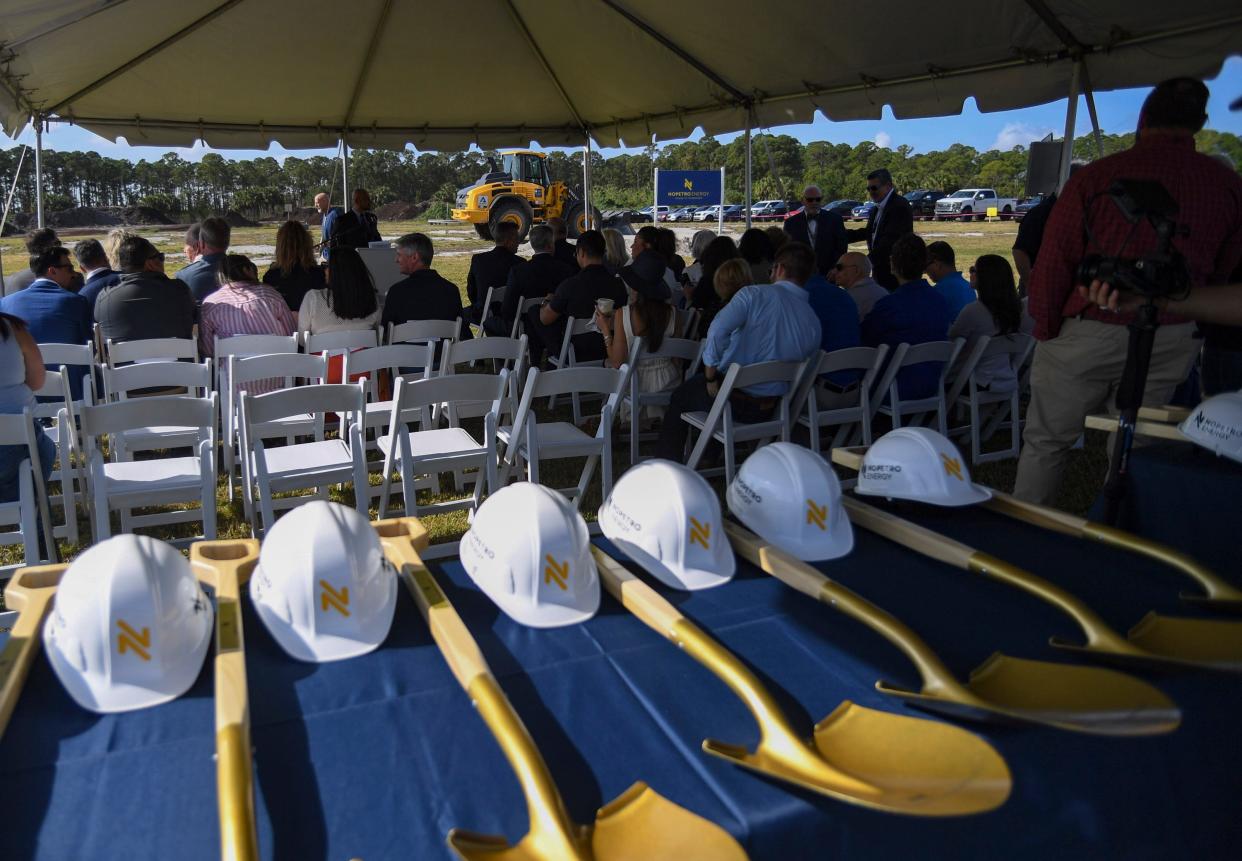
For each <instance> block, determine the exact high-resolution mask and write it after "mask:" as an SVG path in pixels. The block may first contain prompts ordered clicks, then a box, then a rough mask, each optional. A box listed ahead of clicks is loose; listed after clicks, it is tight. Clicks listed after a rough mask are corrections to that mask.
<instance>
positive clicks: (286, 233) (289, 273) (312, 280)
mask: <svg viewBox="0 0 1242 861" xmlns="http://www.w3.org/2000/svg"><path fill="white" fill-rule="evenodd" d="M263 283H264V284H266V285H267V286H269V287H272V288H275V290H276V292H277V293H279V294H280V295H281V296H282V297H284V300H285V304H286V305H288V306H289V310H290V311H293V312H294V313H296V312H297V310H298V309H299V308H301V307H302V300H303V299H304V298H306V294H307V293H309V292H310V291H312V290H322V289H323V285H324V275H323V269H322V268H321V267H320V266H319V264H318V263H316V262H315V252H314V249H313V246H312V245H311V235H310V231H309V230H307V229H306V226H305V225H304V224H302V222H300V221H286V222H285V223H284V224H282V225H281V226H280V230H278V231H276V260H275V261H274V262H273V263H272V265H271V266H269V267H268V269H267V272H265V273H263ZM300 325H301V328H302V329H305V328H306V326H305V324H300Z"/></svg>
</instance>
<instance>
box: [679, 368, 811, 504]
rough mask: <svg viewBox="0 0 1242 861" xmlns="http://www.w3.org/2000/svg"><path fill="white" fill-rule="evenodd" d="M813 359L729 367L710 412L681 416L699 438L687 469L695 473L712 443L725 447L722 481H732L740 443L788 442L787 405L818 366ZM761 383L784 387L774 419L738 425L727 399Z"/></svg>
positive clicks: (688, 460)
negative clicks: (777, 439) (775, 439)
mask: <svg viewBox="0 0 1242 861" xmlns="http://www.w3.org/2000/svg"><path fill="white" fill-rule="evenodd" d="M817 360H818V354H816V356H814V357H812V358H810V359H806V360H804V361H801V362H756V363H755V364H751V365H738V364H736V363H734V364H732V365H730V366H729V370H728V371H727V372H726V373H725V376H724V380H723V381H722V382H721V384H720V389H719V391H718V392H717V393H716V398H715V400H714V401H713V402H712V406H711V409H710V410H708V411H707V412H706V413H703V412H690V413H682V415H681V419H682V421H684V422H686V423H687V424H689V425H690V426H691V427H694V428H697V429H698V431H699V437H698V439H697V440H696V441H695V444H694V448H693V449H692V450H691V452H690V457H689V458H688V459H687V460H686V465H687V466H689V467H690V468H691V469H697V468H698V465H699V461H700V460H702V459H703V455H704V453H705V452H706V451H707V446H708V444H709V443H710V442H711V441H712V440H713V439H714V440H716V441H717V442H719V443H720V444H721V445H723V446H724V452H725V470H724V471H725V480H726V481H733V473H734V471H735V464H734V458H735V447H736V445H737V443H739V442H752V441H759V442H760V444H762V443H763V442H764V441H766V440H769V439H771V438H773V437H778V436H779V437H780V438H781V439H782V440H783V441H788V440H789V436H790V431H791V427H790V412H789V407H790V401H792V399H793V397H794V395H795V393H796V391H797V388H798V383H799V382H800V381H801V376H802V374H803V372H804V371H805V370H806V368H807V367H808V365H810V364H811V363H814V362H817ZM764 383H784V384H785V386H786V387H787V388H786V391H785V393H784V394H783V395H779V396H776V395H774V396H773V398H774V399H775V406H774V412H773V416H772V418H770V419H767V420H764V421H759V422H738V421H736V420H735V419H734V418H733V406H732V404H731V403H730V402H729V398H730V397H731V396H732V395H733V393H734V392H735V391H738V390H743V389H746V388H748V387H751V386H757V385H762V384H764Z"/></svg>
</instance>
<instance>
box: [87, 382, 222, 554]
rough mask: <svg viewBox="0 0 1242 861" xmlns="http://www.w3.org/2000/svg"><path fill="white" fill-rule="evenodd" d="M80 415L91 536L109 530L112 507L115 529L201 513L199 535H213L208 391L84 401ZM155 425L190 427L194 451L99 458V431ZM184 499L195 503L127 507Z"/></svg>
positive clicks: (212, 419) (212, 422)
mask: <svg viewBox="0 0 1242 861" xmlns="http://www.w3.org/2000/svg"><path fill="white" fill-rule="evenodd" d="M81 420H82V437H83V440H84V443H85V446H86V456H87V463H88V467H89V470H90V477H91V480H90V488H91V495H92V502H93V504H92V505H91V506H90V514H91V527H92V529H93V531H94V535H95V541H96V542H99V541H103V540H104V539H106V538H108V537H110V536H111V535H112V524H111V521H110V515H111V512H112V511H116V510H119V511H120V513H121V532H132V531H133V530H134V529H139V528H143V527H147V526H166V525H168V524H172V523H185V522H190V521H195V520H200V519H201V520H202V523H203V537H204V538H206V539H208V540H211V539H214V538H215V537H216V459H215V433H216V394H215V393H214V392H213V393H212V394H211V396H210V397H208V398H190V397H182V396H178V395H173V396H166V397H151V398H132V399H130V400H126V401H118V402H116V403H113V404H99V405H97V406H84V407H83V408H82V417H81ZM155 426H162V427H168V428H193V429H195V430H196V431H197V442H196V443H195V444H194V455H193V456H190V457H160V458H147V459H143V460H130V461H123V462H119V463H107V462H105V461H104V457H103V452H102V451H101V450H100V448H99V445H98V441H99V438H100V437H102V436H104V435H117V434H123V433H125V432H126V431H131V430H139V429H143V428H150V427H155ZM185 502H198V503H199V508H198V509H188V510H187V509H179V510H174V511H168V512H157V513H154V514H142V515H136V514H133V513H132V510H133V509H135V508H148V507H152V506H159V505H173V504H178V503H185ZM195 540H197V539H195V538H183V539H176V540H174V541H173V543H174V544H187V543H189V542H192V541H195Z"/></svg>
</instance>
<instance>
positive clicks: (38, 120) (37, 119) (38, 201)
mask: <svg viewBox="0 0 1242 861" xmlns="http://www.w3.org/2000/svg"><path fill="white" fill-rule="evenodd" d="M34 127H35V223H36V224H38V225H39V227H40V228H42V227H44V226H45V225H44V223H43V115H42V114H35V116H34Z"/></svg>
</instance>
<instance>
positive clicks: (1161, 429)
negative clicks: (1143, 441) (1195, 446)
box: [1084, 416, 1189, 442]
mask: <svg viewBox="0 0 1242 861" xmlns="http://www.w3.org/2000/svg"><path fill="white" fill-rule="evenodd" d="M1084 425H1085V426H1086V428H1087V429H1088V430H1102V431H1109V432H1110V433H1111V432H1113V431H1116V430H1117V417H1116V416H1087V419H1086V421H1085V422H1084ZM1134 432H1135V433H1136V434H1138V435H1139V436H1149V437H1154V438H1156V439H1171V440H1174V441H1176V442H1189V440H1187V439H1186V437H1185V436H1184V435H1183V434H1182V432H1181V431H1180V430H1178V429H1177V425H1166V424H1163V423H1161V422H1145V421H1142V420H1140V421H1137V422H1135V423H1134Z"/></svg>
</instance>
